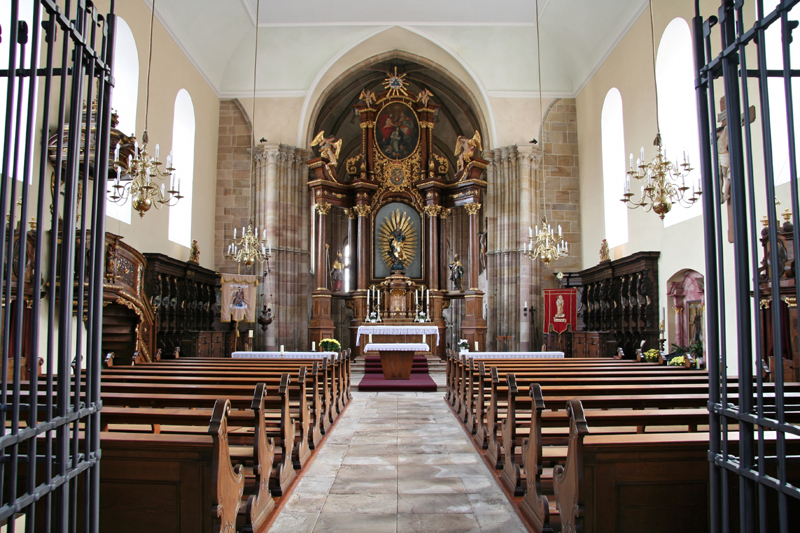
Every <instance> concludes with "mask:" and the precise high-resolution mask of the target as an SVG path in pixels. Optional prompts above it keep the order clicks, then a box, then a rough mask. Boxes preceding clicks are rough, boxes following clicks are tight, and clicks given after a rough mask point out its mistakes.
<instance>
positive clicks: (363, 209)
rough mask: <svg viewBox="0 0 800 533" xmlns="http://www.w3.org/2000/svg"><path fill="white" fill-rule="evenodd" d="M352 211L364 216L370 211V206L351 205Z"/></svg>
mask: <svg viewBox="0 0 800 533" xmlns="http://www.w3.org/2000/svg"><path fill="white" fill-rule="evenodd" d="M353 211H355V212H356V215H358V216H359V217H366V216H369V214H370V212H371V211H372V207H371V206H369V205H356V206H354V207H353Z"/></svg>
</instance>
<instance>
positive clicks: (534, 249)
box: [522, 0, 569, 266]
mask: <svg viewBox="0 0 800 533" xmlns="http://www.w3.org/2000/svg"><path fill="white" fill-rule="evenodd" d="M536 53H537V55H538V65H537V66H538V69H539V117H540V118H539V120H540V123H541V125H542V135H544V112H543V111H542V51H541V46H540V41H539V0H536ZM531 144H537V141H536V139H533V140H532V141H531ZM542 149H543V150H544V144H542ZM522 255H524V256H526V257H527V258H528V259H530V260H531V261H534V260H536V259H539V258H541V260H542V263H544V264H545V266H547V265H549V264H550V263H551V262H553V261H557V260H558V259H561V258H562V257H566V256H567V255H569V245H568V244H567V242H566V241H565V240H564V238H563V237H562V234H561V226H560V225H559V226H558V238H556V236H555V233H554V232H553V230H552V228H551V227H550V224H548V223H547V217H546V216H545V217H544V218H542V229H541V230H539V226H538V225H537V226H536V231H535V232H534V230H533V229H531V228H530V227H528V242H527V243H523V244H522Z"/></svg>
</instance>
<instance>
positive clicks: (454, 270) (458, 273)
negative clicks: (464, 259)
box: [450, 254, 464, 292]
mask: <svg viewBox="0 0 800 533" xmlns="http://www.w3.org/2000/svg"><path fill="white" fill-rule="evenodd" d="M463 277H464V265H462V264H461V261H460V260H459V259H458V254H455V255H454V256H453V261H452V262H451V263H450V280H451V281H452V282H453V288H454V289H455V290H457V291H458V292H461V291H463V290H464V289H463V288H462V286H461V279H462V278H463Z"/></svg>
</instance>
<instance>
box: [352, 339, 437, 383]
mask: <svg viewBox="0 0 800 533" xmlns="http://www.w3.org/2000/svg"><path fill="white" fill-rule="evenodd" d="M364 350H365V351H367V352H378V353H379V354H380V357H381V370H382V371H383V377H384V378H385V379H409V378H410V377H411V366H412V365H413V364H414V356H415V355H416V354H418V353H420V352H426V351H428V345H427V344H423V343H418V342H390V343H369V344H367V345H366V347H365V348H364Z"/></svg>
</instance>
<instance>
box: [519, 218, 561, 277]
mask: <svg viewBox="0 0 800 533" xmlns="http://www.w3.org/2000/svg"><path fill="white" fill-rule="evenodd" d="M522 255H524V256H526V257H527V258H528V259H530V260H531V261H534V260H536V259H538V258H541V259H542V263H544V264H545V266H547V265H549V264H550V263H551V262H553V261H558V260H559V259H561V258H562V257H567V256H569V243H567V241H565V240H564V238H563V237H562V234H561V225H559V226H558V237H556V236H555V232H554V231H553V228H551V227H550V224H548V223H547V217H545V218H543V219H542V229H541V230H539V226H536V230H535V232H534V230H532V229H531V228H528V242H527V243H523V245H522Z"/></svg>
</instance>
